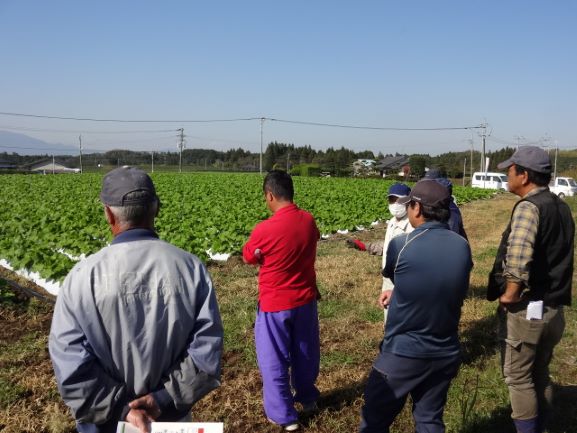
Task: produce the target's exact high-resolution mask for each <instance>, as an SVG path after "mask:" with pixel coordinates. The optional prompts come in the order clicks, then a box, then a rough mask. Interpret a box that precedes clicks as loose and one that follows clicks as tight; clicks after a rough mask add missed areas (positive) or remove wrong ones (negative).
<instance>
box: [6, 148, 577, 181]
mask: <svg viewBox="0 0 577 433" xmlns="http://www.w3.org/2000/svg"><path fill="white" fill-rule="evenodd" d="M514 151H515V149H514V148H512V147H505V148H503V149H499V150H496V151H491V152H487V153H486V154H485V156H486V157H487V158H489V166H488V171H498V170H497V164H498V163H499V162H501V161H504V160H505V159H507V158H509V157H510V156H511V155H512V154H513V152H514ZM387 156H407V157H408V166H409V167H410V170H409V173H410V174H411V177H413V178H420V177H422V176H423V175H424V173H425V168H433V167H434V168H437V169H439V170H440V171H441V172H442V173H443V174H444V175H446V176H447V177H450V178H462V177H463V176H467V177H468V176H470V175H471V166H472V171H473V172H475V171H479V170H480V165H481V153H480V152H479V151H474V152H472V154H471V152H470V151H462V152H446V153H443V154H440V155H437V156H430V155H428V154H412V155H400V154H398V153H397V154H395V155H392V154H386V155H385V154H383V153H382V152H379V153H378V154H376V155H375V154H374V153H373V152H372V151H370V150H364V151H360V152H355V151H353V150H350V149H347V148H345V147H341V148H338V149H335V148H333V147H329V148H328V149H326V150H316V149H313V148H312V147H311V146H310V145H306V146H295V145H294V144H287V143H279V142H276V141H274V142H271V143H269V144H268V145H267V147H266V150H265V152H264V153H263V156H262V165H263V170H265V171H268V170H271V169H273V168H277V169H283V170H287V171H289V172H292V173H293V174H302V175H307V174H308V175H318V174H320V173H327V174H331V175H332V176H350V175H352V173H353V166H352V164H353V162H354V161H356V160H358V159H370V160H375V161H377V163H378V162H379V161H381V160H383V158H385V157H387ZM551 157H552V159H553V157H554V155H553V154H552V155H551ZM41 159H52V155H48V154H43V155H19V154H17V153H14V152H13V153H7V152H2V153H0V160H1V161H5V162H9V163H12V164H15V165H17V166H22V165H25V164H30V163H33V162H35V161H38V160H41ZM180 159H181V155H180V154H179V153H178V152H166V151H165V152H150V151H148V152H145V151H132V150H121V149H118V150H110V151H107V152H104V153H91V154H85V155H83V156H82V164H83V167H85V168H89V167H99V166H100V167H105V166H120V165H139V166H150V165H151V164H152V163H153V162H154V165H155V166H157V167H159V168H162V167H175V166H178V165H179V163H180ZM55 160H56V161H57V162H59V163H62V164H64V165H66V166H68V167H79V166H80V161H79V155H68V156H56V157H55ZM471 162H472V164H471ZM182 165H183V166H186V167H188V168H189V169H192V170H220V171H259V168H260V154H259V153H255V152H250V151H247V150H244V149H242V148H240V147H239V148H236V149H230V150H226V151H219V150H214V149H184V150H183V152H182ZM574 167H577V152H576V151H562V152H560V155H559V158H558V167H557V168H558V171H563V170H567V169H571V168H574ZM399 168H400V167H399ZM369 173H372V174H373V175H382V172H380V171H379V170H378V169H377V170H371V171H369ZM387 175H393V176H394V173H387Z"/></svg>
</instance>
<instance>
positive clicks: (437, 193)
mask: <svg viewBox="0 0 577 433" xmlns="http://www.w3.org/2000/svg"><path fill="white" fill-rule="evenodd" d="M411 201H415V202H418V203H421V204H424V205H426V206H431V207H436V208H445V209H448V208H449V203H450V202H451V195H450V194H449V190H448V189H447V188H446V187H444V186H443V185H441V184H440V183H439V182H436V181H434V180H432V179H425V180H420V181H418V182H417V183H416V184H415V186H414V187H413V189H412V190H411V193H410V194H409V195H408V196H407V197H402V198H400V199H399V200H398V201H397V203H400V204H406V203H409V202H411Z"/></svg>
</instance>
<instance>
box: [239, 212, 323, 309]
mask: <svg viewBox="0 0 577 433" xmlns="http://www.w3.org/2000/svg"><path fill="white" fill-rule="evenodd" d="M318 239H319V230H318V229H317V226H316V223H315V220H314V218H313V216H312V215H311V214H310V213H308V212H306V211H304V210H301V209H299V208H298V207H297V206H296V205H295V204H291V205H289V206H285V207H283V208H281V209H279V210H277V211H276V212H275V214H274V215H273V216H271V217H270V218H269V219H267V220H265V221H262V222H260V223H258V224H257V225H256V227H255V228H254V230H253V232H252V233H251V235H250V238H249V239H248V242H247V243H246V244H245V245H244V247H243V249H242V255H243V257H244V259H245V261H246V262H247V263H250V264H255V265H256V264H258V265H260V271H259V275H258V286H259V296H258V300H259V304H260V309H261V310H262V311H264V312H274V311H282V310H289V309H291V308H296V307H299V306H301V305H305V304H308V303H309V302H311V301H313V300H314V299H316V298H317V285H316V274H315V258H316V254H317V241H318ZM257 249H259V250H260V252H261V258H260V260H259V259H258V258H257V257H256V256H255V254H254V252H255V250H257Z"/></svg>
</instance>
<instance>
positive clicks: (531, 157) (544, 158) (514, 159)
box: [497, 146, 551, 173]
mask: <svg viewBox="0 0 577 433" xmlns="http://www.w3.org/2000/svg"><path fill="white" fill-rule="evenodd" d="M513 164H515V165H520V166H521V167H525V168H528V169H529V170H533V171H536V172H537V173H551V159H550V158H549V155H548V154H547V152H545V151H544V150H543V149H541V148H540V147H537V146H523V147H520V148H519V149H517V151H516V152H515V153H514V154H513V155H512V156H511V158H509V159H508V160H506V161H503V162H501V163H500V164H498V165H497V167H498V168H499V170H505V169H508V168H509V167H511V166H512V165H513Z"/></svg>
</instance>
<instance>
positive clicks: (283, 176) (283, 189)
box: [262, 170, 294, 201]
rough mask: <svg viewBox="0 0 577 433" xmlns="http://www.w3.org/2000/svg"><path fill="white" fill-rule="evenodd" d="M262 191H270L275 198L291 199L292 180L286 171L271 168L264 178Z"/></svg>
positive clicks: (292, 193)
mask: <svg viewBox="0 0 577 433" xmlns="http://www.w3.org/2000/svg"><path fill="white" fill-rule="evenodd" d="M262 189H263V191H264V192H265V194H266V193H267V192H270V193H271V194H272V195H274V197H275V198H276V199H277V200H283V201H293V197H294V187H293V180H292V178H291V176H290V174H288V173H287V172H286V171H282V170H272V171H269V172H268V174H267V175H266V177H265V178H264V182H263V186H262Z"/></svg>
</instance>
